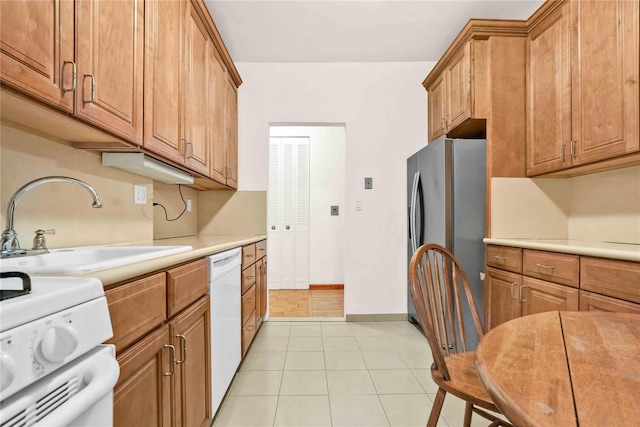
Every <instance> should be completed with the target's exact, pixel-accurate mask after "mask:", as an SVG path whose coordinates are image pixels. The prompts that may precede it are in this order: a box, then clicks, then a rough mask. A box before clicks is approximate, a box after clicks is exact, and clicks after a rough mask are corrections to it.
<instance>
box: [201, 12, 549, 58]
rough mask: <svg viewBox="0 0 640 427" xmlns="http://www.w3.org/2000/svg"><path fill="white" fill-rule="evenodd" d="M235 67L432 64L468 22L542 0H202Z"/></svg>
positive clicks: (516, 15)
mask: <svg viewBox="0 0 640 427" xmlns="http://www.w3.org/2000/svg"><path fill="white" fill-rule="evenodd" d="M205 3H206V4H207V7H208V8H209V11H210V12H211V16H212V17H213V19H214V21H215V23H216V25H217V27H218V30H219V31H220V34H221V35H222V38H223V39H224V41H225V44H226V46H227V49H228V50H229V53H230V54H231V57H232V58H233V60H234V61H236V62H388V61H437V60H438V59H439V58H440V56H442V54H443V53H444V51H445V50H446V49H447V47H448V46H449V45H450V44H451V42H452V41H453V39H454V38H455V37H456V35H457V34H458V33H459V31H460V30H461V29H462V27H463V26H464V24H465V23H466V22H467V21H468V20H469V19H470V18H494V19H527V18H528V17H529V16H530V15H531V14H532V13H533V12H534V11H535V10H536V9H537V8H538V7H539V6H540V5H541V4H542V3H544V1H543V0H497V1H496V0H493V1H487V0H409V1H405V0H378V1H365V0H346V1H331V0H284V1H283V0H279V1H278V0H260V1H251V0H205Z"/></svg>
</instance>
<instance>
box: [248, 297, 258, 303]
mask: <svg viewBox="0 0 640 427" xmlns="http://www.w3.org/2000/svg"><path fill="white" fill-rule="evenodd" d="M255 300H256V299H255V298H247V302H254V301H255Z"/></svg>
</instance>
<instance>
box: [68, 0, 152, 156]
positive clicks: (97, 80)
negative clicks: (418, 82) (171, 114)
mask: <svg viewBox="0 0 640 427" xmlns="http://www.w3.org/2000/svg"><path fill="white" fill-rule="evenodd" d="M76 52H77V62H78V87H77V94H76V97H75V98H76V99H75V114H76V116H78V117H80V118H82V119H84V120H87V121H89V122H91V123H93V124H95V125H97V126H99V127H101V128H103V129H106V130H109V131H110V132H112V133H114V134H116V135H119V136H121V137H123V138H125V139H126V140H128V141H131V142H134V143H136V144H142V134H143V111H142V103H143V98H144V92H143V77H144V2H143V1H142V0H122V1H108V0H93V1H78V2H76Z"/></svg>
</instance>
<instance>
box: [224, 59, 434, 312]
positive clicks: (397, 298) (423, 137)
mask: <svg viewBox="0 0 640 427" xmlns="http://www.w3.org/2000/svg"><path fill="white" fill-rule="evenodd" d="M236 65H237V68H238V70H239V71H240V75H241V76H242V79H243V81H244V83H243V85H242V86H241V87H240V90H239V94H238V96H239V99H238V102H239V110H238V114H239V129H238V131H239V135H238V137H239V149H238V156H239V160H238V161H239V185H240V188H239V190H257V191H264V190H266V189H267V183H268V163H267V161H268V144H269V124H270V123H345V125H346V162H345V169H346V179H345V184H346V197H345V209H344V215H345V216H344V218H345V227H346V243H345V253H344V265H345V270H344V284H345V314H378V313H380V314H382V313H406V312H407V283H406V282H407V280H406V277H407V273H406V262H407V260H406V236H407V231H406V206H405V205H406V188H405V187H406V159H407V157H409V155H411V154H412V153H413V152H415V151H417V150H418V149H419V148H421V147H423V146H424V145H425V144H426V141H427V131H426V123H427V107H426V99H427V97H426V92H425V91H424V88H423V87H422V85H421V82H422V81H423V80H424V78H425V77H426V75H427V74H428V72H429V71H430V70H431V68H432V67H433V66H434V65H435V63H433V62H412V63H400V62H394V63H304V64H292V63H280V64H267V63H238V64H236ZM364 177H372V178H373V189H372V190H364ZM356 200H362V203H363V210H362V211H357V212H356V211H355V202H356Z"/></svg>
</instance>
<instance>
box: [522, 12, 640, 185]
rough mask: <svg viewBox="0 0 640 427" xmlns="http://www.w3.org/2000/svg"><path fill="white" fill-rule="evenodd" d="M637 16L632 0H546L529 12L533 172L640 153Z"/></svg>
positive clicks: (529, 167) (529, 129)
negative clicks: (554, 0) (540, 6)
mask: <svg viewBox="0 0 640 427" xmlns="http://www.w3.org/2000/svg"><path fill="white" fill-rule="evenodd" d="M639 20H640V5H639V3H638V2H637V1H628V0H612V1H594V0H568V1H566V2H557V3H556V2H548V3H546V4H545V6H543V7H542V8H541V9H540V10H539V11H538V12H537V13H536V15H534V17H532V21H533V22H532V24H531V25H532V27H531V31H530V34H529V37H528V39H527V49H528V54H527V61H528V66H527V175H528V176H535V175H540V174H545V173H549V172H554V171H561V170H564V169H569V168H573V167H575V166H579V165H587V164H590V163H593V162H596V161H601V160H607V159H611V158H614V157H618V156H621V155H625V154H630V153H637V152H638V151H639V150H640V143H639V142H638V137H639V135H640V132H639V127H640V125H639V121H640V100H639V96H638V93H639V87H640V83H639V79H640V74H639V73H640V71H639V68H640V59H639V57H640V41H639V37H638V34H639V32H640V30H639V28H640V23H639ZM620 164H623V163H620ZM602 167H603V166H600V168H599V169H598V170H602ZM583 169H584V168H583ZM592 169H593V170H596V169H595V168H592ZM585 170H586V171H588V169H585Z"/></svg>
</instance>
